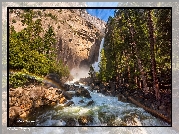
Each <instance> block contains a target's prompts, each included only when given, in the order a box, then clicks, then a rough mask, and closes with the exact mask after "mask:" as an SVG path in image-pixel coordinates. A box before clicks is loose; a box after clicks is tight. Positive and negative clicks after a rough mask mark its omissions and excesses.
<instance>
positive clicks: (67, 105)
mask: <svg viewBox="0 0 179 134" xmlns="http://www.w3.org/2000/svg"><path fill="white" fill-rule="evenodd" d="M73 104H74V102H73V101H69V102H67V103H66V104H65V105H64V107H69V106H71V105H73Z"/></svg>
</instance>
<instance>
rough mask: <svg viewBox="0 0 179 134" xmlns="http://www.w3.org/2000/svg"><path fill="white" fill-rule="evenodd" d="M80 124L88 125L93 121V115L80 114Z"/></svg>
mask: <svg viewBox="0 0 179 134" xmlns="http://www.w3.org/2000/svg"><path fill="white" fill-rule="evenodd" d="M78 122H79V125H87V124H89V123H92V122H93V117H92V116H90V115H85V116H80V117H79V118H78Z"/></svg>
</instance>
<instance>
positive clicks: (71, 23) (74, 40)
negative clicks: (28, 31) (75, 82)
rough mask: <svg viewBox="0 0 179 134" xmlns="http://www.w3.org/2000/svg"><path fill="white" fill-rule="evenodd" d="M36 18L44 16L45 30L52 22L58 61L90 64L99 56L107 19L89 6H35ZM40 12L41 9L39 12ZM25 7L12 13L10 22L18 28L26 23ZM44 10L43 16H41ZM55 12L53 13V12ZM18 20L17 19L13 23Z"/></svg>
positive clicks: (73, 65) (67, 63) (70, 63)
mask: <svg viewBox="0 0 179 134" xmlns="http://www.w3.org/2000/svg"><path fill="white" fill-rule="evenodd" d="M33 11H34V12H36V13H37V14H36V15H35V17H34V20H36V19H41V20H42V27H43V29H44V31H46V30H47V28H48V25H51V26H52V27H53V29H54V32H55V34H56V39H57V43H56V46H55V47H56V49H57V57H58V58H57V61H59V60H62V61H63V62H64V63H65V64H66V65H68V67H69V68H70V69H72V68H74V67H82V66H87V67H88V66H89V64H92V63H94V62H95V61H97V59H98V54H99V53H98V51H99V47H100V42H101V40H102V38H103V37H104V30H105V24H106V23H105V22H104V21H102V20H100V19H98V18H96V17H94V16H91V15H90V14H88V13H87V12H86V10H85V9H44V10H42V9H41V10H40V9H34V10H33ZM39 12H40V13H39ZM22 13H23V11H22V10H19V9H18V10H14V12H13V13H10V17H9V21H10V25H13V26H14V28H15V30H16V31H21V30H22V29H23V28H25V27H26V26H25V25H24V26H22V23H21V18H20V16H19V14H22ZM39 14H40V16H39ZM49 14H51V16H55V17H51V16H49ZM13 20H16V22H15V23H13V22H14V21H13Z"/></svg>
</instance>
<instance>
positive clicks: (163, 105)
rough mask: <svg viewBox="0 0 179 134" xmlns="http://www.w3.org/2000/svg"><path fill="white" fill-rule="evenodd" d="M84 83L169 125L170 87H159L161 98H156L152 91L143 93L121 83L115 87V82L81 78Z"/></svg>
mask: <svg viewBox="0 0 179 134" xmlns="http://www.w3.org/2000/svg"><path fill="white" fill-rule="evenodd" d="M81 82H84V83H85V84H86V85H89V86H90V87H91V90H92V91H93V90H97V92H99V93H102V94H104V95H109V96H115V97H118V100H119V101H122V102H128V103H133V104H135V105H137V106H138V107H141V108H143V109H145V110H146V111H147V112H149V113H150V114H152V115H154V116H155V117H157V118H160V119H162V120H163V121H165V122H167V123H169V124H170V125H171V122H172V121H171V113H172V111H171V110H172V108H171V107H172V96H171V89H163V90H162V89H160V95H161V99H160V100H156V98H155V94H154V92H149V93H148V94H145V93H144V92H143V91H142V89H129V88H128V87H127V86H124V85H121V86H120V87H119V88H115V87H116V85H115V83H113V82H111V83H100V82H98V81H97V82H91V81H90V80H88V79H86V80H85V79H82V80H81Z"/></svg>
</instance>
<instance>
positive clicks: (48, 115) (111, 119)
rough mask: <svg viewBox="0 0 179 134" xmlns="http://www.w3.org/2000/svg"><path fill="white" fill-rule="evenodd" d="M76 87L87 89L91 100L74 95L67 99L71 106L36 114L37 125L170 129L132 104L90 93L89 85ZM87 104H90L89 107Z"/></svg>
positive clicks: (56, 107)
mask: <svg viewBox="0 0 179 134" xmlns="http://www.w3.org/2000/svg"><path fill="white" fill-rule="evenodd" d="M75 85H76V84H75ZM76 86H79V87H80V86H83V87H84V88H85V89H87V90H88V91H89V92H90V95H91V98H90V99H88V98H86V97H76V96H74V97H73V98H72V99H71V100H68V101H73V102H74V104H72V105H71V106H68V107H64V105H65V104H58V105H56V106H54V107H53V108H50V109H47V110H42V111H41V112H38V114H36V118H35V122H36V126H66V125H67V122H68V125H69V124H70V123H71V122H73V123H72V124H73V126H169V124H167V123H165V122H163V121H161V120H160V119H158V118H156V117H154V116H152V115H151V114H149V113H148V112H146V111H145V110H144V109H142V108H139V107H136V106H135V105H133V104H131V103H124V102H121V101H118V98H117V97H111V96H105V95H103V94H101V93H97V92H96V91H90V90H89V87H88V86H85V85H82V84H80V85H76ZM68 101H67V102H66V103H68ZM89 102H92V104H91V105H88V104H89ZM81 117H84V118H86V120H87V121H86V123H85V124H83V123H80V120H79V119H80V118H81ZM84 120H85V119H84ZM69 122H70V123H69Z"/></svg>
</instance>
